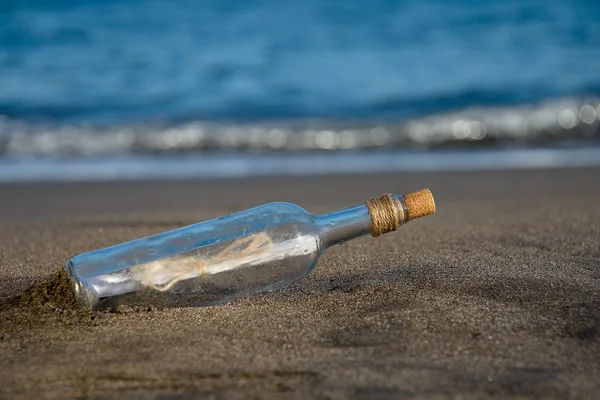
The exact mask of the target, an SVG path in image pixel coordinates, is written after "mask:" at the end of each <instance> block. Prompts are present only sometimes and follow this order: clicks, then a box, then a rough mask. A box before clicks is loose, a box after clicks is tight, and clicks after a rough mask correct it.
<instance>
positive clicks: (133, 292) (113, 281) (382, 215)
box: [65, 189, 435, 308]
mask: <svg viewBox="0 0 600 400" xmlns="http://www.w3.org/2000/svg"><path fill="white" fill-rule="evenodd" d="M434 211H435V204H434V202H433V197H432V196H431V192H430V191H429V190H427V189H425V190H422V191H419V192H415V193H411V194H409V195H406V196H402V195H383V196H382V197H380V198H377V199H371V200H369V201H368V202H367V203H365V204H361V205H358V206H355V207H351V208H347V209H343V210H340V211H335V212H332V213H328V214H322V215H315V214H311V213H308V212H307V211H305V210H304V209H302V208H300V207H299V206H297V205H294V204H291V203H270V204H265V205H262V206H259V207H255V208H252V209H249V210H246V211H242V212H238V213H235V214H231V215H227V216H224V217H221V218H216V219H213V220H210V221H205V222H200V223H197V224H194V225H190V226H186V227H183V228H179V229H175V230H172V231H168V232H164V233H160V234H156V235H153V236H149V237H146V238H142V239H137V240H134V241H131V242H127V243H122V244H118V245H115V246H111V247H108V248H105V249H100V250H95V251H91V252H88V253H84V254H81V255H78V256H76V257H74V258H72V259H71V260H69V261H68V262H67V263H66V265H65V268H66V269H67V271H68V273H69V275H70V277H71V281H72V283H73V287H74V290H75V293H76V295H77V297H78V298H79V299H80V301H81V302H82V303H83V304H84V305H86V306H88V307H91V308H98V307H103V306H104V307H106V306H110V307H114V306H116V305H120V304H129V305H144V306H148V305H152V306H157V307H164V306H199V305H212V304H218V303H222V302H226V301H229V300H232V299H234V298H238V297H241V296H246V295H249V294H252V293H257V292H264V291H271V290H275V289H277V288H280V287H282V286H286V285H288V284H290V283H292V282H295V281H297V280H299V279H301V278H302V277H304V276H306V275H307V274H308V273H309V272H310V271H311V270H312V269H313V268H314V267H315V265H316V263H317V261H318V259H319V257H320V255H321V254H322V253H323V252H324V251H325V250H326V249H327V248H328V247H330V246H332V245H335V244H339V243H343V242H345V241H348V240H351V239H354V238H357V237H360V236H363V235H368V234H372V235H373V236H379V235H380V234H383V233H386V232H389V231H394V230H396V229H397V228H398V227H399V226H400V225H402V224H404V223H406V222H408V221H409V220H411V219H415V218H418V217H421V216H424V215H428V214H431V213H433V212H434Z"/></svg>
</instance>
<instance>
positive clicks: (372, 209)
mask: <svg viewBox="0 0 600 400" xmlns="http://www.w3.org/2000/svg"><path fill="white" fill-rule="evenodd" d="M367 208H368V209H369V215H370V216H371V236H373V237H377V236H380V235H383V234H384V233H388V232H393V231H395V230H397V229H398V227H399V226H400V225H402V224H403V223H404V222H406V215H407V213H406V206H405V205H404V204H403V203H402V202H401V201H400V199H399V198H397V197H394V196H392V195H391V194H389V193H386V194H384V195H383V196H381V197H378V198H376V199H370V200H368V201H367Z"/></svg>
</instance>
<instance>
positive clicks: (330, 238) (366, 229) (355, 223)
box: [315, 204, 371, 248]
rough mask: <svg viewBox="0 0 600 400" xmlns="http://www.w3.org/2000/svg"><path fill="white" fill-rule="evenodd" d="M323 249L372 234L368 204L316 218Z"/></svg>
mask: <svg viewBox="0 0 600 400" xmlns="http://www.w3.org/2000/svg"><path fill="white" fill-rule="evenodd" d="M315 222H316V223H317V225H318V226H319V231H320V238H321V243H322V245H323V248H327V247H329V246H333V245H335V244H341V243H344V242H346V241H348V240H351V239H355V238H357V237H360V236H364V235H368V234H369V233H371V216H370V215H369V209H368V208H367V205H366V204H361V205H358V206H355V207H350V208H345V209H343V210H339V211H334V212H331V213H328V214H320V215H317V216H316V219H315Z"/></svg>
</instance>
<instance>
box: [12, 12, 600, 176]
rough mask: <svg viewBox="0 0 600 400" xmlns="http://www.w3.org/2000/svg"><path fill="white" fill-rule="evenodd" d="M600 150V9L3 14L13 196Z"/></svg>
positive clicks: (501, 163) (589, 159)
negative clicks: (126, 179)
mask: <svg viewBox="0 0 600 400" xmlns="http://www.w3.org/2000/svg"><path fill="white" fill-rule="evenodd" d="M599 139H600V6H599V4H598V2H597V1H594V0H544V1H541V0H540V1H538V0H504V1H501V2H498V1H491V0H489V1H488V0H479V1H471V0H458V1H444V0H397V1H393V0H371V1H338V0H301V1H300V0H297V1H276V0H244V1H242V0H180V1H167V0H146V1H142V0H119V1H116V0H105V1H100V0H78V1H75V0H72V1H71V0H30V1H16V0H12V1H11V0H0V180H3V181H10V180H35V179H117V178H119V177H123V176H130V177H132V178H135V177H142V178H144V177H165V178H168V177H170V176H182V175H185V176H191V177H193V176H211V175H214V173H216V172H215V171H220V173H221V174H225V175H227V176H239V175H244V174H251V173H253V171H255V172H256V171H263V173H265V174H266V173H269V171H289V173H297V174H302V173H313V172H315V173H317V172H328V171H338V172H344V171H347V172H353V171H354V170H357V169H360V168H362V169H360V170H366V171H378V170H384V169H385V167H383V166H381V162H379V161H378V160H381V159H386V160H388V161H387V164H386V165H387V168H392V169H394V168H395V169H397V170H402V169H406V168H415V165H417V166H421V167H420V168H421V169H445V168H446V169H447V168H452V167H457V166H458V167H460V168H478V167H483V166H485V165H488V166H492V167H494V166H495V167H502V168H504V167H511V166H516V167H519V166H527V165H529V164H531V165H532V166H548V165H549V166H552V165H580V164H581V165H584V164H585V165H590V164H592V165H595V164H600V152H599V151H598V148H599V147H600V146H598V145H599V144H600V140H599ZM469 160H479V161H473V162H470V161H469ZM482 160H496V161H493V162H492V161H490V162H489V163H487V164H486V162H484V161H482ZM519 160H521V161H519ZM532 160H541V161H539V162H532ZM216 164H222V165H221V166H220V167H218V168H216V167H211V165H213V166H214V165H216ZM480 164H481V165H480ZM394 165H396V167H394ZM358 166H361V167H360V168H359V167H358ZM165 171H167V172H165ZM168 171H171V172H168ZM256 173H259V172H256Z"/></svg>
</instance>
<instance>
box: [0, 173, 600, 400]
mask: <svg viewBox="0 0 600 400" xmlns="http://www.w3.org/2000/svg"><path fill="white" fill-rule="evenodd" d="M424 187H429V188H430V189H431V190H432V191H433V193H434V195H435V196H436V202H437V207H438V212H437V213H436V214H435V215H434V216H432V217H427V218H423V219H420V220H417V221H414V222H411V223H409V224H408V225H406V226H404V227H402V228H400V230H399V231H397V232H395V233H391V234H388V235H384V236H382V237H379V238H371V237H365V238H361V239H358V240H355V241H352V242H348V243H346V244H344V245H342V246H338V247H335V248H332V249H330V250H328V252H327V253H326V254H325V255H324V256H323V257H322V259H321V261H320V263H319V265H318V267H317V269H316V270H315V271H314V272H313V273H312V274H311V275H310V276H309V277H307V278H305V279H304V280H302V281H300V282H298V283H296V284H295V285H293V286H291V287H289V288H288V289H286V290H282V291H279V292H276V293H270V294H261V295H256V296H252V297H250V298H247V299H242V300H238V301H235V302H232V303H229V304H226V305H223V306H216V307H204V308H172V309H164V310H157V309H154V308H145V307H137V308H129V309H124V310H112V312H111V311H103V312H97V313H91V312H88V311H80V310H75V309H73V307H72V303H71V301H69V299H68V298H66V300H65V297H61V299H62V300H57V299H52V295H48V293H49V292H52V291H53V290H55V288H53V287H51V286H50V287H49V286H47V285H46V286H44V284H41V283H40V282H43V281H44V280H47V279H48V278H49V277H51V276H52V275H53V274H56V273H58V271H60V269H61V267H62V265H63V264H64V262H65V261H66V260H67V259H68V258H70V257H72V256H74V255H76V254H78V253H81V252H84V251H87V250H92V249H95V248H99V247H103V246H108V245H111V244H115V243H119V242H122V241H125V240H130V239H134V238H137V237H141V236H145V235H148V234H151V233H156V232H160V231H164V230H166V229H171V228H175V227H178V226H182V225H186V224H190V223H194V222H198V221H201V220H204V219H208V218H212V217H216V216H220V215H224V214H227V213H230V212H233V211H237V210H242V209H245V208H248V207H251V206H254V205H258V204H261V203H263V202H269V201H275V200H284V201H292V202H295V203H297V204H300V205H302V206H303V207H305V208H306V209H308V210H310V211H313V212H325V211H330V210H335V209H338V208H341V207H345V206H351V205H354V204H357V203H360V202H363V201H365V200H366V199H368V198H370V197H374V196H377V195H380V194H381V193H383V192H400V193H406V192H409V191H413V190H417V189H421V188H424ZM0 223H1V225H0V298H1V299H2V300H1V302H0V307H1V309H0V398H7V399H16V398H57V399H62V398H93V399H99V398H124V399H137V398H152V399H155V398H160V399H179V398H209V399H221V398H234V399H235V398H240V399H242V398H243V399H245V398H277V399H279V398H283V397H285V398H320V399H338V398H350V399H367V398H368V399H371V398H383V399H388V398H389V399H392V398H394V399H395V398H435V399H437V398H461V399H471V398H473V399H475V398H477V399H479V398H573V399H588V398H589V399H595V398H598V395H599V393H600V169H597V168H596V169H594V168H589V169H564V170H560V169H558V170H541V171H504V172H470V173H466V172H465V173H457V172H453V173H423V174H411V175H407V174H405V175H403V174H390V175H379V176H346V177H332V176H327V177H319V178H315V177H312V178H307V177H305V178H290V179H283V178H273V179H250V180H243V181H242V180H218V181H217V180H215V181H181V182H144V183H106V184H61V185H49V184H46V185H43V184H38V185H30V184H27V185H25V184H23V185H4V186H0ZM32 285H35V286H34V289H33V290H32V289H28V288H30V287H31V286H32ZM61 290H62V289H61ZM62 293H63V295H61V296H66V294H64V292H62Z"/></svg>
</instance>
